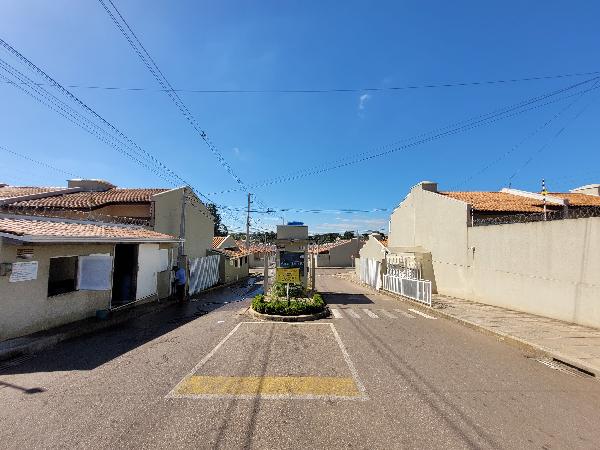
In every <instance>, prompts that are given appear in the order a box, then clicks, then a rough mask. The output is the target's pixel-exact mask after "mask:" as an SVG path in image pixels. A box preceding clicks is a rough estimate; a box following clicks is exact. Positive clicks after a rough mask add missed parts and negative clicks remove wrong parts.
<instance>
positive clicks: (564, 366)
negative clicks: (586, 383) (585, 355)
mask: <svg viewBox="0 0 600 450" xmlns="http://www.w3.org/2000/svg"><path fill="white" fill-rule="evenodd" d="M534 359H535V360H536V361H537V362H539V363H542V364H543V365H545V366H547V367H550V368H551V369H554V370H558V371H560V372H563V373H567V374H569V375H573V376H575V377H580V378H594V377H595V376H596V375H594V374H593V373H592V372H589V371H587V370H585V369H582V368H580V367H576V366H574V365H573V364H569V363H566V362H564V361H561V360H560V359H556V358H548V357H542V358H534Z"/></svg>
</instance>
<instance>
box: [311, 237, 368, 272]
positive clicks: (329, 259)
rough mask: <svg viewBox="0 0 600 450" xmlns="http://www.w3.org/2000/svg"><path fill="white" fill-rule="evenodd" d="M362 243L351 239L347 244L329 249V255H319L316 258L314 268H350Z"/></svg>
mask: <svg viewBox="0 0 600 450" xmlns="http://www.w3.org/2000/svg"><path fill="white" fill-rule="evenodd" d="M361 245H362V242H360V241H358V239H356V238H355V239H352V240H351V241H350V242H348V243H347V244H342V245H338V246H337V247H333V248H331V249H329V254H327V253H319V254H317V258H316V262H317V263H316V267H352V266H353V264H354V260H353V258H352V256H354V257H355V258H356V257H357V256H358V254H359V250H360V246H361Z"/></svg>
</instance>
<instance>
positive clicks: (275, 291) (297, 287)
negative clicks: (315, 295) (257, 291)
mask: <svg viewBox="0 0 600 450" xmlns="http://www.w3.org/2000/svg"><path fill="white" fill-rule="evenodd" d="M286 286H287V285H286V284H285V283H274V284H273V286H271V290H270V293H271V295H272V296H273V297H286V296H287V294H286ZM304 295H305V292H304V287H303V286H302V285H301V284H295V283H290V298H302V297H304Z"/></svg>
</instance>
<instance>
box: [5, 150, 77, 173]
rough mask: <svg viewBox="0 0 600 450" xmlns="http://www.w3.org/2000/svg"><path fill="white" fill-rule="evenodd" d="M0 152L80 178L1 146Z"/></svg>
mask: <svg viewBox="0 0 600 450" xmlns="http://www.w3.org/2000/svg"><path fill="white" fill-rule="evenodd" d="M0 150H4V151H5V152H7V153H10V154H11V155H14V156H18V157H19V158H23V159H25V160H27V161H29V162H32V163H34V164H37V165H39V166H42V167H45V168H47V169H51V170H54V171H56V172H59V173H62V174H64V175H68V176H70V177H76V178H81V177H80V176H79V175H75V174H74V173H73V172H69V171H67V170H63V169H59V168H58V167H54V166H52V165H50V164H48V163H45V162H43V161H39V160H37V159H33V158H31V157H29V156H27V155H23V154H22V153H18V152H15V151H14V150H10V149H8V148H6V147H3V146H2V145H0Z"/></svg>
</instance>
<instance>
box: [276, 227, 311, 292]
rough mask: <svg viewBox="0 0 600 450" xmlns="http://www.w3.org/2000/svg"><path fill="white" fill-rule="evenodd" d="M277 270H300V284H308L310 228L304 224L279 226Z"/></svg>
mask: <svg viewBox="0 0 600 450" xmlns="http://www.w3.org/2000/svg"><path fill="white" fill-rule="evenodd" d="M276 267H277V269H298V273H299V277H300V283H301V284H302V285H303V286H304V288H305V289H306V287H307V282H308V226H306V225H304V224H303V223H302V222H288V224H287V225H277V259H276Z"/></svg>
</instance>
